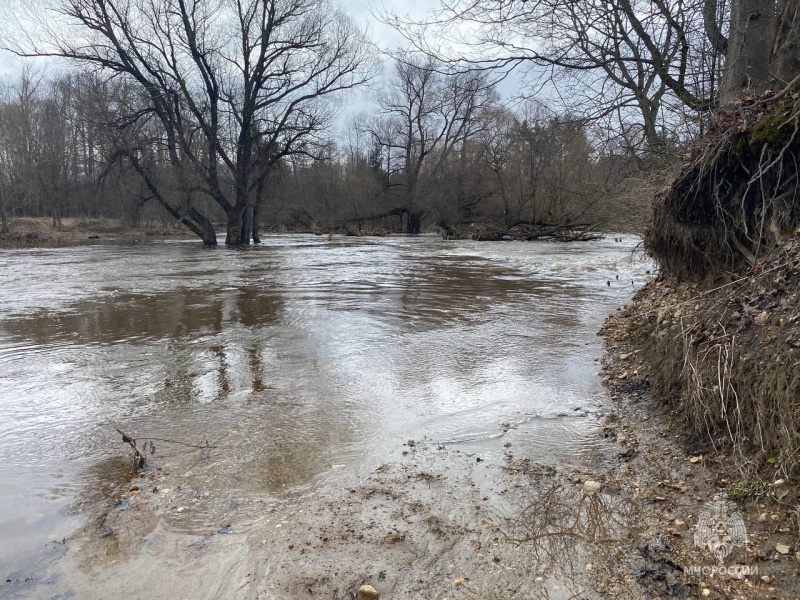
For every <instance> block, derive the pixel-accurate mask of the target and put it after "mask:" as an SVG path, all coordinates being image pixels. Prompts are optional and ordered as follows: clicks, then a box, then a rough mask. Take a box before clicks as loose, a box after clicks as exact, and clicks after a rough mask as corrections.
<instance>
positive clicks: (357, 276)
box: [0, 236, 649, 597]
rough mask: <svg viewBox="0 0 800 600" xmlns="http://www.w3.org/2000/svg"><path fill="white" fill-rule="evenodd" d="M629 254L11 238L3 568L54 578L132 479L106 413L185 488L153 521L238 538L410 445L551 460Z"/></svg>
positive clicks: (593, 379)
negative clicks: (104, 501) (58, 243)
mask: <svg viewBox="0 0 800 600" xmlns="http://www.w3.org/2000/svg"><path fill="white" fill-rule="evenodd" d="M634 245H635V240H634V239H633V238H629V237H625V238H623V242H622V243H618V242H614V241H613V239H611V238H608V239H605V240H601V241H594V242H588V243H581V244H550V243H513V242H508V243H479V242H467V241H442V240H440V239H438V238H435V237H424V236H423V237H420V238H415V239H406V238H385V239H359V238H344V237H343V238H333V239H331V240H328V239H327V238H323V237H314V236H274V237H267V238H266V239H265V243H264V244H263V245H261V246H259V247H253V248H249V249H243V250H228V249H224V248H220V249H218V250H215V251H209V250H205V249H203V248H202V247H200V246H199V244H196V243H194V242H161V243H149V244H145V245H138V246H112V245H95V246H83V247H72V248H58V249H34V250H5V251H0V282H1V283H0V414H2V416H3V418H2V420H0V466H2V469H0V572H2V574H3V576H4V579H6V578H8V579H9V580H13V581H15V582H19V581H24V580H25V578H26V577H33V578H34V579H35V578H36V577H37V573H38V571H37V570H42V569H50V571H47V572H48V573H55V572H57V571H58V568H57V567H56V568H55V571H53V570H52V569H53V568H52V567H51V566H45V565H50V564H51V562H52V560H53V555H54V552H55V553H57V551H58V548H62V546H63V547H66V545H67V543H66V541H65V540H66V539H68V538H69V536H70V535H71V534H72V532H74V531H75V530H76V529H78V528H79V527H81V526H82V525H83V524H84V523H85V522H86V521H87V519H88V514H89V513H90V509H91V506H92V504H93V503H94V502H96V501H97V498H98V497H101V498H102V497H104V494H108V493H109V492H108V490H109V489H111V488H114V487H115V486H117V487H118V486H120V485H124V484H125V481H126V477H129V476H130V474H129V473H128V472H127V470H129V468H130V467H129V454H130V450H129V448H128V447H127V446H126V445H125V444H123V443H122V441H121V439H120V436H119V434H118V433H117V432H116V431H115V430H114V428H113V426H112V423H113V424H114V425H116V426H118V427H120V428H121V429H123V430H124V431H126V432H127V433H129V434H130V435H132V436H134V437H136V438H137V439H139V440H140V443H142V440H149V441H147V442H146V443H147V447H148V449H150V448H151V444H152V447H153V448H154V453H153V454H152V456H149V457H148V463H149V466H150V468H155V467H157V468H158V469H161V471H157V472H155V474H154V477H156V478H155V479H154V482H155V483H154V486H158V485H159V479H158V477H159V476H160V477H161V480H160V481H161V482H162V483H161V485H162V486H164V485H172V483H170V481H169V477H174V476H175V474H176V473H179V474H180V477H181V478H182V479H181V480H182V482H183V483H181V484H180V485H182V486H183V490H189V489H191V490H192V492H191V495H192V497H182V498H181V499H180V502H178V501H177V500H176V503H181V502H182V503H184V504H187V506H192V512H191V516H190V517H188V516H187V517H181V519H180V523H179V524H178V520H177V519H176V520H173V521H170V520H169V518H167V517H168V516H169V515H166V514H161V513H159V515H157V516H156V517H154V521H157V523H153V524H152V527H151V529H153V528H157V529H158V530H159V531H162V533H163V534H164V535H167V533H168V532H169V531H170V530H171V529H176V530H180V531H181V532H182V534H186V535H196V534H197V535H199V533H198V532H205V531H206V530H217V529H218V528H223V529H224V528H226V527H228V528H230V527H233V528H234V529H235V528H236V527H237V526H241V527H242V529H247V527H252V526H254V525H253V520H254V517H253V510H252V507H253V506H254V505H256V504H257V503H262V504H263V503H264V502H272V501H275V502H279V501H283V500H284V499H286V498H295V499H298V498H300V499H302V498H303V497H304V496H305V495H308V494H318V495H323V496H325V495H326V494H328V493H329V492H330V491H332V490H339V489H341V488H343V487H345V486H347V485H349V484H350V482H352V481H353V480H355V479H357V478H359V477H360V476H361V475H360V474H363V473H364V472H366V471H368V470H371V469H374V468H375V466H376V465H380V464H382V463H385V462H388V461H390V460H391V459H392V457H395V456H397V455H398V453H399V450H400V449H401V448H406V449H407V448H408V440H417V441H419V440H426V441H429V442H431V443H435V444H438V445H440V446H442V447H448V448H458V449H463V451H464V452H475V453H478V454H479V455H480V456H481V457H483V459H484V460H487V461H491V460H492V458H493V457H495V458H497V457H498V456H499V455H500V454H501V453H502V451H503V450H502V449H503V447H504V446H503V444H502V443H500V442H503V443H505V440H506V439H508V440H513V444H514V446H513V447H514V451H515V453H516V455H518V456H527V457H531V458H532V459H535V460H536V461H539V462H547V461H551V462H560V461H565V460H570V459H571V458H572V457H575V456H580V455H581V454H585V453H587V452H591V451H592V449H593V448H594V447H595V446H596V444H598V443H599V441H598V436H597V435H595V434H593V430H594V428H596V427H597V423H598V415H599V414H601V413H602V411H603V409H604V406H605V403H606V402H607V401H606V400H605V398H604V397H603V390H602V387H601V385H600V380H599V379H598V377H597V376H596V373H597V371H598V364H597V362H596V361H597V359H598V358H599V357H600V356H601V354H602V351H601V347H600V344H599V341H598V338H596V335H595V333H596V331H597V330H598V328H599V327H600V325H601V323H602V321H603V319H604V317H605V316H606V315H607V314H608V313H609V312H611V311H614V310H615V309H616V308H617V307H619V306H621V305H622V304H624V303H625V302H627V301H628V300H629V298H630V297H631V295H632V292H633V290H634V289H638V287H640V285H641V284H643V283H644V280H645V277H646V275H645V269H647V268H649V266H648V265H647V264H645V263H644V262H640V261H637V260H635V259H633V258H632V254H631V249H632V248H633V247H634ZM632 282H634V283H633V285H632ZM500 438H502V439H500ZM510 443H511V442H508V444H510ZM404 444H406V446H404ZM197 446H204V447H205V448H197ZM165 478H166V481H165ZM125 490H126V491H127V487H126V488H125ZM154 490H155V487H154ZM134 491H135V490H134ZM126 502H129V500H126ZM118 504H119V502H118ZM124 507H125V506H124V505H123V508H124ZM173 508H175V507H174V506H171V505H170V506H167V505H165V509H164V510H167V509H173ZM179 508H182V506H181V507H179ZM176 510H177V509H176ZM170 514H173V513H170ZM187 514H188V511H187ZM245 523H249V525H247V526H245V525H244V524H245ZM164 532H166V533H164ZM108 535H111V534H110V533H109V534H108ZM141 537H142V539H147V532H145V533H144V534H142V536H141ZM56 542H58V543H59V544H60V545H59V546H58V548H56V549H54V543H56ZM62 550H63V548H62ZM150 559H151V560H154V558H153V556H152V555H151V557H150ZM87 577H88V575H87ZM51 579H52V581H50V583H52V585H54V586H55V587H54V588H53V589H52V590H51V591H52V593H53V594H55V591H58V590H59V589H60V588H59V587H58V585H59V584H58V583H57V582H56V581H55V579H57V578H55V576H54V575H53V578H51ZM70 585H71V584H70ZM15 589H16V590H17V592H14V593H18V592H19V589H21V588H15ZM64 589H65V590H67V591H68V587H65V588H64ZM6 591H8V590H6ZM19 593H21V592H19ZM47 593H50V592H47ZM2 594H3V592H2V591H0V595H2ZM67 595H69V594H67ZM43 597H50V596H47V595H46V594H45V595H44V596H43ZM65 597H66V596H65ZM79 597H84V596H83V595H81V594H79ZM98 597H101V596H98ZM162 597H165V596H162ZM175 597H177V596H175Z"/></svg>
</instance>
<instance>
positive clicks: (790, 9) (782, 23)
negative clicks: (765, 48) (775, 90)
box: [770, 0, 800, 87]
mask: <svg viewBox="0 0 800 600" xmlns="http://www.w3.org/2000/svg"><path fill="white" fill-rule="evenodd" d="M772 54H773V56H772V69H771V72H770V75H771V76H772V77H774V78H775V80H776V81H777V83H778V85H779V86H781V87H782V86H785V85H786V84H787V83H789V82H790V81H791V80H792V79H794V78H795V77H797V76H798V75H800V0H779V2H778V22H777V23H776V26H775V40H774V43H773V45H772Z"/></svg>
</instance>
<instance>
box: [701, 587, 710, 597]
mask: <svg viewBox="0 0 800 600" xmlns="http://www.w3.org/2000/svg"><path fill="white" fill-rule="evenodd" d="M710 595H711V590H710V589H708V588H705V589H704V590H703V596H710Z"/></svg>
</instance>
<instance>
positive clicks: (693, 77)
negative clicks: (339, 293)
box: [0, 0, 798, 245]
mask: <svg viewBox="0 0 800 600" xmlns="http://www.w3.org/2000/svg"><path fill="white" fill-rule="evenodd" d="M763 4H765V3H754V2H748V1H746V0H740V1H739V2H736V3H733V6H728V5H726V4H725V3H718V2H716V1H714V0H696V1H691V0H690V1H688V2H686V1H684V0H658V1H655V2H649V1H648V2H640V1H638V0H625V1H622V0H620V1H619V2H610V3H594V2H583V1H575V2H550V1H546V0H536V1H529V2H508V1H507V0H490V1H481V2H479V1H477V0H454V1H453V2H451V3H444V4H443V5H442V6H441V8H440V9H439V10H438V12H436V13H435V14H431V15H430V19H428V20H427V22H414V21H412V20H409V19H405V18H403V17H402V16H401V15H398V14H393V13H384V14H382V15H380V17H381V18H382V19H383V20H384V22H386V23H388V24H391V25H392V26H393V27H394V28H395V29H396V30H397V31H399V32H401V33H402V34H403V36H405V39H406V40H407V42H408V43H407V45H406V48H405V49H403V50H393V49H383V50H381V49H379V46H378V45H377V44H376V42H375V41H373V40H371V39H370V37H369V35H368V32H366V31H364V30H362V29H361V28H360V27H359V26H358V25H357V24H356V23H355V22H354V21H353V20H352V19H351V18H350V17H349V16H348V15H347V14H346V13H345V12H344V10H343V9H341V8H338V7H336V6H334V5H330V4H328V3H325V2H316V1H312V0H212V1H206V0H203V1H200V0H158V1H155V0H154V1H149V2H141V1H138V0H52V1H51V2H47V3H44V4H43V6H41V7H37V8H25V7H23V6H22V5H19V6H18V7H17V8H16V9H15V10H12V11H10V13H9V18H8V19H7V22H6V23H5V24H4V26H3V30H2V46H3V47H5V48H7V49H9V50H10V51H12V52H13V53H15V54H16V55H17V56H18V57H19V58H20V60H21V61H27V62H22V63H21V64H23V67H22V70H21V75H20V76H18V77H11V78H8V79H7V80H6V81H4V82H3V83H2V89H0V215H2V227H3V231H7V228H8V222H9V221H11V220H13V219H14V218H15V217H20V216H36V217H44V216H46V217H48V218H52V225H53V227H56V228H57V227H59V226H60V221H61V219H62V218H63V217H68V216H69V217H105V218H113V219H121V220H122V222H123V223H124V224H126V225H128V226H136V227H147V226H151V225H154V224H159V225H162V226H163V225H166V224H172V223H174V224H176V226H182V227H185V228H188V229H189V230H191V231H192V232H194V233H195V234H196V235H197V236H198V237H199V238H201V239H202V240H203V241H204V243H206V244H207V245H214V244H216V239H217V234H218V233H219V232H221V231H225V234H226V243H228V244H231V245H239V244H248V243H250V242H251V241H254V242H258V241H259V231H260V230H262V231H263V230H286V229H288V230H294V231H314V232H318V233H326V232H330V231H339V232H348V233H352V234H359V233H385V232H407V233H419V232H422V231H434V230H435V231H438V232H439V233H441V234H442V235H444V236H460V237H474V238H480V239H500V238H503V237H509V236H511V237H521V238H535V237H542V236H553V235H555V236H557V237H561V238H567V239H569V238H575V237H578V238H580V237H584V236H588V235H591V234H592V232H593V231H595V230H599V229H604V228H606V229H608V228H625V229H638V228H641V227H642V226H643V224H644V221H645V220H646V217H647V215H648V214H649V210H650V205H651V201H652V196H653V192H654V191H655V190H656V189H658V188H659V187H661V186H663V185H664V182H665V181H667V179H668V177H669V176H670V174H671V173H672V172H673V170H674V167H675V166H676V165H677V164H678V163H679V161H680V159H681V157H682V156H683V155H684V154H685V153H686V151H687V148H688V147H689V146H690V145H691V144H692V143H694V142H696V140H697V139H698V137H699V136H702V135H703V134H704V133H705V131H706V129H707V128H708V126H709V124H710V123H713V116H712V115H713V114H714V110H715V109H717V108H718V107H720V106H721V105H724V104H725V103H728V102H731V101H734V100H736V99H737V98H739V97H741V96H742V95H744V94H750V93H760V92H761V91H763V90H764V89H765V88H766V87H769V86H773V87H776V88H777V87H782V86H784V85H786V83H787V82H788V81H789V80H790V79H791V78H792V75H793V74H794V73H796V72H797V64H796V63H797V61H798V58H797V55H798V52H797V35H796V33H797V32H796V26H797V20H798V16H797V2H796V1H791V0H781V1H780V2H778V3H777V4H775V5H774V6H772V5H771V7H770V9H769V11H768V12H769V14H768V15H762V18H760V19H753V18H752V16H753V14H756V12H758V10H761V8H759V7H761V5H763ZM767 4H770V3H767ZM750 5H753V6H750ZM756 5H758V6H756ZM762 8H763V7H762ZM754 11H756V12H754ZM762 12H763V11H762ZM754 28H755V29H754ZM753 40H761V42H762V43H754V41H753ZM42 57H44V59H45V60H44V61H43V60H42ZM43 65H44V66H43ZM509 77H510V78H513V81H515V82H519V84H518V85H515V86H514V87H515V90H514V93H513V94H512V95H511V96H509V94H508V93H506V94H505V95H506V97H503V96H501V94H500V93H499V91H498V85H499V82H502V81H503V80H504V78H506V82H507V81H509V80H512V79H508V78H509ZM759 78H760V79H759ZM507 87H508V86H507V85H505V87H504V88H503V89H505V88H507Z"/></svg>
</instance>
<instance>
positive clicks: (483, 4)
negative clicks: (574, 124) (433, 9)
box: [387, 0, 710, 151]
mask: <svg viewBox="0 0 800 600" xmlns="http://www.w3.org/2000/svg"><path fill="white" fill-rule="evenodd" d="M387 20H388V21H389V22H390V23H391V24H393V25H394V26H395V27H397V28H398V29H400V30H401V31H402V32H404V33H405V35H406V36H407V37H408V38H409V39H410V40H411V41H412V42H413V43H414V44H415V45H416V46H417V47H419V48H420V49H422V50H423V51H425V52H426V53H428V54H431V55H436V56H448V57H450V60H451V61H452V62H453V63H454V64H461V63H464V62H466V63H467V64H470V65H472V66H473V68H483V69H489V70H500V71H507V70H510V69H517V70H519V71H521V72H522V73H523V74H524V76H525V78H526V83H527V85H526V91H524V92H523V95H526V96H529V97H530V96H531V95H532V94H534V93H536V94H538V95H539V96H540V97H541V96H549V97H550V99H551V101H552V102H556V103H558V102H560V103H561V104H562V107H563V109H564V110H566V111H567V112H570V113H572V114H576V115H579V116H580V117H581V118H589V119H592V120H597V121H602V122H606V123H607V126H608V128H609V129H617V130H619V129H625V130H627V131H628V132H630V129H631V124H634V123H635V124H636V125H637V127H638V134H637V135H636V136H631V135H629V136H628V139H629V141H631V142H633V143H636V144H637V145H638V146H639V147H640V148H641V149H643V150H647V151H653V150H658V149H660V147H661V142H662V140H663V137H664V133H663V130H664V129H665V128H667V127H672V126H674V125H675V124H676V123H675V121H681V119H677V118H676V115H678V114H680V113H678V112H675V111H674V110H673V109H674V108H682V106H683V105H684V104H688V105H690V106H692V107H693V108H694V109H705V108H707V107H708V106H710V99H709V98H710V94H709V92H710V90H709V87H710V81H709V77H710V75H709V74H708V73H707V72H706V69H707V65H706V62H707V60H706V57H707V55H708V54H709V53H710V50H709V43H708V42H707V41H706V38H705V35H704V33H703V29H702V0H656V1H653V2H649V1H644V0H616V1H614V2H590V1H586V0H575V1H570V2H558V1H554V0H530V1H527V2H507V1H506V0H488V1H486V0H450V1H445V2H444V3H443V7H442V9H441V11H440V12H439V14H438V15H437V21H436V23H435V24H429V25H427V26H422V27H420V26H415V25H414V24H412V23H408V22H406V21H404V20H402V19H400V18H398V17H397V16H388V17H387ZM431 27H436V36H432V35H431ZM440 40H446V41H447V42H449V47H444V48H443V47H441V44H439V45H438V46H437V45H436V41H440ZM613 121H616V122H617V124H614V123H613ZM637 137H638V140H637V139H636V138H637Z"/></svg>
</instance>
